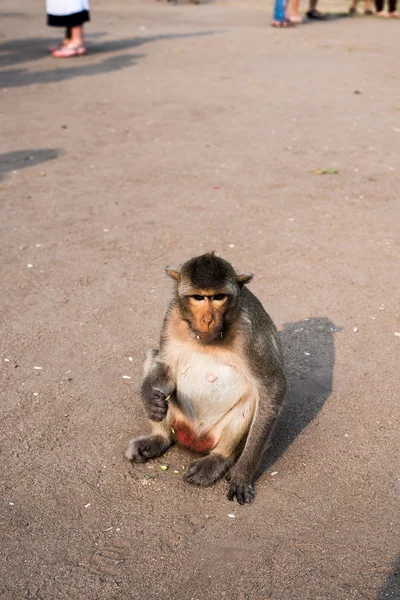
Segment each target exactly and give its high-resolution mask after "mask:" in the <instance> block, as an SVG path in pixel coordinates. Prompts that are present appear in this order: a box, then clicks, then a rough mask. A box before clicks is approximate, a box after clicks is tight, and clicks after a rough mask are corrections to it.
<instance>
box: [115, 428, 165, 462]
mask: <svg viewBox="0 0 400 600" xmlns="http://www.w3.org/2000/svg"><path fill="white" fill-rule="evenodd" d="M170 445H171V441H170V440H169V439H168V438H166V437H164V436H162V435H146V436H145V437H141V438H136V439H135V440H131V441H130V442H129V446H128V449H127V451H126V453H125V456H126V458H127V459H128V460H131V461H132V462H135V463H144V462H146V461H147V460H149V458H157V456H161V455H162V454H164V452H165V451H166V450H168V448H169V447H170Z"/></svg>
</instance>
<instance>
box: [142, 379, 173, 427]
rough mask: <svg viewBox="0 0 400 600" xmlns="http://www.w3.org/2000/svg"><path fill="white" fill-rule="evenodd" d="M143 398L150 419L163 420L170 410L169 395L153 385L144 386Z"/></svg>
mask: <svg viewBox="0 0 400 600" xmlns="http://www.w3.org/2000/svg"><path fill="white" fill-rule="evenodd" d="M142 400H143V404H144V408H145V411H146V414H147V416H148V418H149V419H150V421H162V420H163V419H164V418H165V415H166V414H167V411H168V399H167V396H166V395H165V394H164V392H162V391H161V390H157V389H156V388H153V387H147V386H143V387H142Z"/></svg>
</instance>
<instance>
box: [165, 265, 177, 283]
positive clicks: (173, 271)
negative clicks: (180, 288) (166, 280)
mask: <svg viewBox="0 0 400 600" xmlns="http://www.w3.org/2000/svg"><path fill="white" fill-rule="evenodd" d="M165 272H166V274H167V275H168V277H171V279H175V281H180V279H181V274H180V273H179V271H177V270H176V269H174V268H173V267H166V268H165Z"/></svg>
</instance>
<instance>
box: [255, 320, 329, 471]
mask: <svg viewBox="0 0 400 600" xmlns="http://www.w3.org/2000/svg"><path fill="white" fill-rule="evenodd" d="M340 329H341V328H339V327H336V326H335V325H334V324H333V323H332V321H330V320H329V319H327V318H325V317H320V318H313V319H306V320H304V321H298V322H297V323H285V325H284V329H283V331H282V332H281V334H280V335H281V341H282V345H283V351H284V355H285V369H286V374H287V379H288V390H287V392H286V396H285V401H284V404H283V408H282V411H281V413H280V415H279V418H278V422H277V424H276V426H275V429H274V432H273V436H272V440H271V445H270V446H269V448H267V449H266V451H265V453H264V455H263V458H262V460H261V464H260V469H259V472H258V477H260V476H261V475H262V473H264V471H266V470H267V469H269V468H270V467H271V466H272V465H273V464H274V463H275V462H276V461H277V460H278V458H279V457H280V456H282V454H283V453H284V452H285V451H286V449H287V448H288V447H289V446H290V444H291V443H292V442H293V441H294V440H295V439H296V438H297V436H298V435H300V433H301V432H302V431H303V429H305V428H306V427H307V426H308V425H309V424H310V423H311V422H312V421H313V420H314V419H315V417H316V416H317V415H318V413H319V411H320V410H321V408H322V407H323V405H324V404H325V402H326V401H327V399H328V398H329V396H330V394H331V392H332V381H333V367H334V364H335V343H334V334H335V332H337V331H340Z"/></svg>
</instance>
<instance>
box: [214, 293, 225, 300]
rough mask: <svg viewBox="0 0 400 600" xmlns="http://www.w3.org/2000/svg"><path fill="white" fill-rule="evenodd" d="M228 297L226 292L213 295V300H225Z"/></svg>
mask: <svg viewBox="0 0 400 600" xmlns="http://www.w3.org/2000/svg"><path fill="white" fill-rule="evenodd" d="M225 298H226V294H215V296H213V300H225Z"/></svg>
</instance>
